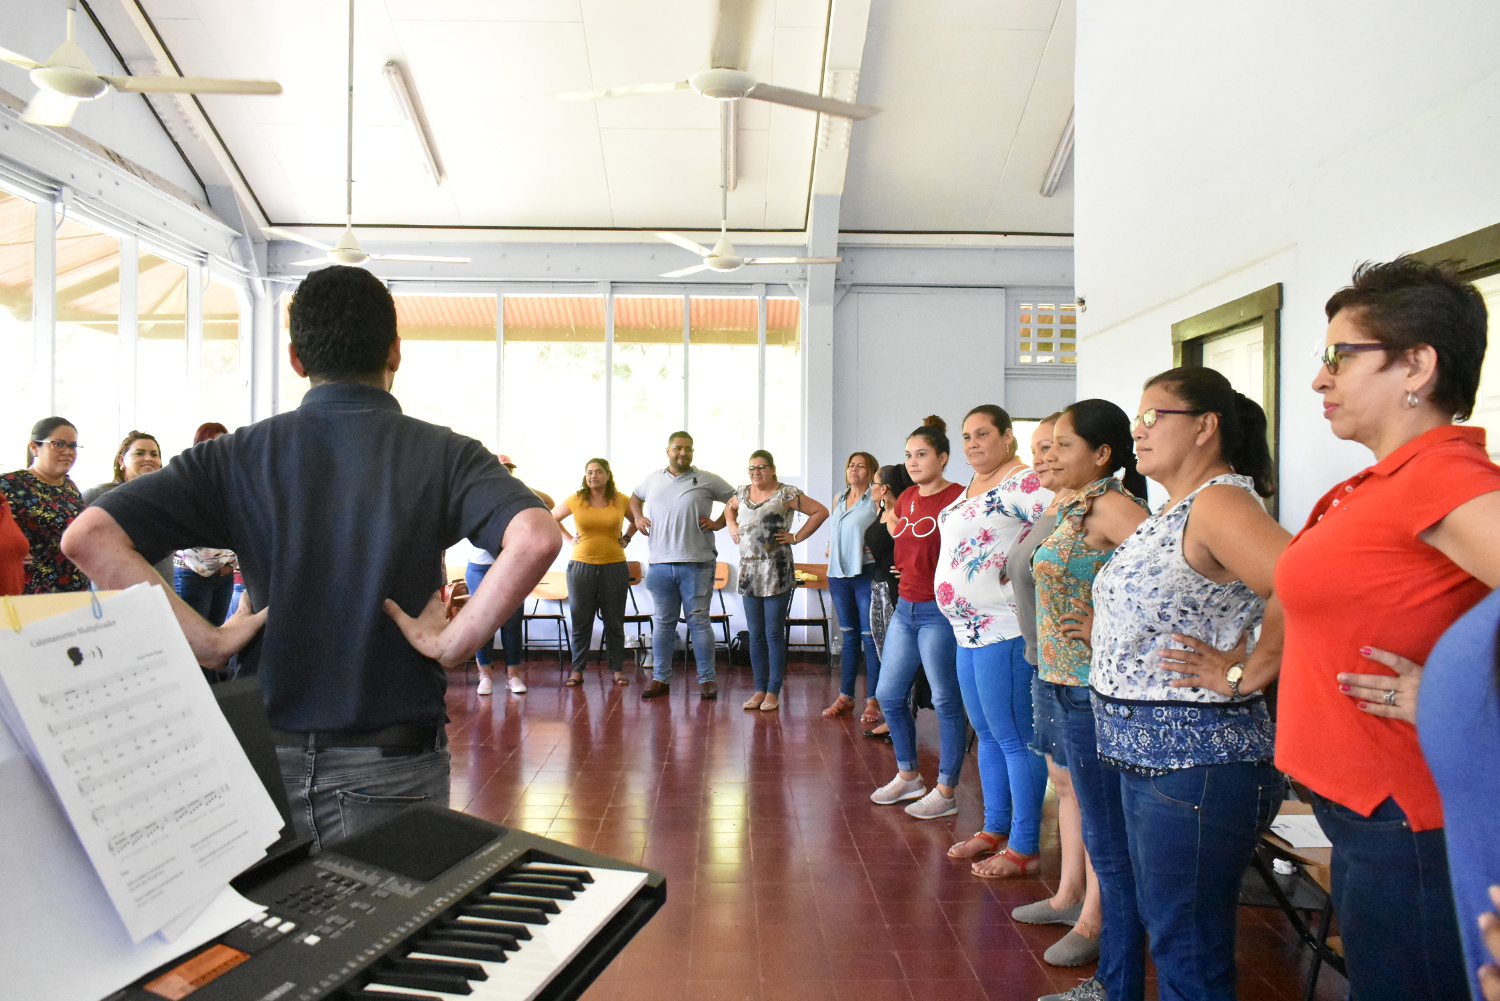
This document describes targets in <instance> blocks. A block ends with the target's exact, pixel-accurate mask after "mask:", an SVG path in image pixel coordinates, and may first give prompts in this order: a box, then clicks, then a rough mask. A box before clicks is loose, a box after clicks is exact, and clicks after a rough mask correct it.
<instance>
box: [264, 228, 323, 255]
mask: <svg viewBox="0 0 1500 1001" xmlns="http://www.w3.org/2000/svg"><path fill="white" fill-rule="evenodd" d="M261 232H262V233H264V234H266V235H267V236H269V237H270V238H271V239H273V240H291V241H292V242H293V243H304V244H306V245H307V246H309V247H316V248H317V249H318V250H322V251H325V252H326V251H329V250H332V249H333V245H332V244H328V243H319V242H318V241H317V240H314V239H312V238H311V237H307V236H303V235H302V234H301V233H293V232H292V231H291V230H289V229H282V228H281V227H280V226H267V227H265V228H264V229H262V230H261Z"/></svg>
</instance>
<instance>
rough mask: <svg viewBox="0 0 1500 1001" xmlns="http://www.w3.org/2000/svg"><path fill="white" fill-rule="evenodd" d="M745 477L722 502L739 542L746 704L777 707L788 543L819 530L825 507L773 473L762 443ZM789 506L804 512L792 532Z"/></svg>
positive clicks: (791, 582)
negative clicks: (749, 682) (749, 681)
mask: <svg viewBox="0 0 1500 1001" xmlns="http://www.w3.org/2000/svg"><path fill="white" fill-rule="evenodd" d="M749 473H750V482H749V483H747V484H745V485H744V486H742V487H740V488H739V489H738V490H736V491H735V493H734V496H733V497H731V498H729V501H728V503H726V504H725V505H724V524H725V525H726V526H727V527H728V529H729V537H730V538H731V539H733V540H734V542H735V544H736V545H738V546H739V547H740V575H739V576H740V581H739V591H740V600H741V601H742V602H743V603H744V607H745V625H746V626H747V627H748V628H749V631H750V669H751V671H752V672H753V674H754V676H755V693H754V694H753V695H751V696H750V698H749V699H748V700H746V702H745V704H744V708H745V709H759V710H760V711H762V712H775V711H776V710H777V709H779V708H780V707H781V680H782V676H783V674H784V673H785V672H786V616H787V610H788V609H789V608H790V607H791V604H792V592H793V590H794V589H795V588H796V586H797V578H796V566H795V565H794V563H793V561H792V547H793V546H795V545H797V544H798V543H800V542H802V540H804V539H806V538H808V537H809V536H811V535H812V534H813V533H814V532H816V531H817V530H818V526H819V525H821V524H823V522H824V521H826V520H827V518H828V509H827V508H826V507H824V506H823V505H822V504H819V503H818V502H817V501H815V500H813V499H812V498H811V497H809V496H807V495H806V494H805V493H803V492H802V491H801V490H798V489H797V488H796V487H794V486H792V485H791V484H789V483H782V482H781V481H780V480H778V479H777V478H776V460H775V459H773V458H771V453H770V452H767V451H766V450H765V449H757V450H756V451H754V452H751V453H750V464H749ZM793 512H797V513H801V514H802V515H804V516H806V521H804V522H803V524H802V527H801V528H799V529H798V530H797V531H796V532H793V531H792V530H791V529H792V520H793Z"/></svg>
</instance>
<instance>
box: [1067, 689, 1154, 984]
mask: <svg viewBox="0 0 1500 1001" xmlns="http://www.w3.org/2000/svg"><path fill="white" fill-rule="evenodd" d="M1056 694H1057V703H1058V707H1059V708H1060V709H1061V710H1062V712H1063V713H1064V714H1065V715H1066V719H1065V721H1064V724H1063V736H1064V741H1065V743H1066V745H1067V753H1068V771H1069V773H1070V774H1071V775H1072V777H1073V790H1074V791H1075V792H1076V793H1077V794H1078V812H1079V813H1080V814H1081V816H1082V819H1083V843H1084V846H1085V847H1086V848H1088V850H1089V861H1090V862H1092V863H1093V865H1094V874H1095V875H1096V876H1098V877H1099V901H1100V904H1101V905H1102V908H1103V911H1104V929H1103V931H1102V932H1101V933H1100V935H1099V970H1098V972H1097V973H1095V974H1094V975H1095V976H1096V977H1098V978H1099V982H1100V983H1102V984H1103V985H1104V991H1105V994H1106V995H1107V996H1108V997H1109V1001H1144V998H1145V996H1146V926H1145V924H1144V923H1142V921H1141V916H1140V911H1139V909H1138V907H1137V904H1136V890H1135V870H1134V869H1133V868H1132V867H1131V864H1130V843H1129V839H1128V838H1127V837H1126V836H1125V833H1124V832H1125V809H1124V805H1123V804H1122V802H1121V799H1120V773H1119V772H1117V771H1115V770H1114V769H1113V768H1106V767H1105V766H1104V765H1103V764H1102V763H1101V762H1100V761H1099V744H1098V740H1097V739H1096V738H1095V736H1094V705H1093V701H1092V699H1091V697H1090V695H1089V690H1088V689H1087V688H1084V687H1073V686H1069V685H1059V686H1057V689H1056Z"/></svg>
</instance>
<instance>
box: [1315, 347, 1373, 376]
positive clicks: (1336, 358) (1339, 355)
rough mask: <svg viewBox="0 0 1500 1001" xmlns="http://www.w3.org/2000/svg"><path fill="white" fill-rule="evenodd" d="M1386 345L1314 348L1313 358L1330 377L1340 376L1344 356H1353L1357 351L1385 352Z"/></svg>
mask: <svg viewBox="0 0 1500 1001" xmlns="http://www.w3.org/2000/svg"><path fill="white" fill-rule="evenodd" d="M1384 350H1385V345H1384V344H1374V343H1370V342H1362V343H1359V344H1330V345H1328V346H1327V347H1326V348H1323V349H1321V350H1319V349H1318V348H1316V347H1314V348H1313V357H1314V358H1316V359H1317V360H1318V362H1319V363H1320V364H1321V365H1322V366H1323V367H1324V368H1326V369H1328V374H1329V375H1338V374H1339V367H1340V366H1342V365H1343V364H1344V356H1345V355H1352V354H1354V353H1355V352H1356V351H1384Z"/></svg>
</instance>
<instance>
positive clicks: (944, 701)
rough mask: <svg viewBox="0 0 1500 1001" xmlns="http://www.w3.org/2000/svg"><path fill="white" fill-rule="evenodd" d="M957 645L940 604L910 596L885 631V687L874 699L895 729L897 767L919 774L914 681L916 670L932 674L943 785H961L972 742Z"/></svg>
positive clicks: (929, 679) (882, 677)
mask: <svg viewBox="0 0 1500 1001" xmlns="http://www.w3.org/2000/svg"><path fill="white" fill-rule="evenodd" d="M957 648H958V641H957V640H956V639H954V637H953V626H952V624H950V623H949V622H948V619H947V617H945V616H944V615H943V613H942V612H940V611H938V607H937V602H935V601H921V602H917V603H915V604H913V603H912V602H910V601H907V600H906V599H905V598H902V599H900V600H899V601H897V602H896V610H895V611H894V612H892V613H891V624H890V625H889V626H887V627H886V633H885V655H884V657H883V658H882V659H881V663H880V686H879V687H878V688H877V689H876V690H875V697H876V698H877V699H879V700H880V711H881V712H883V713H885V721H886V724H887V725H888V726H889V727H890V729H891V744H892V746H894V747H895V749H896V766H897V767H898V768H900V769H902V770H903V771H909V772H914V771H916V770H917V727H916V722H915V721H914V720H913V719H912V713H911V703H910V701H909V700H908V698H907V696H909V695H910V694H911V686H912V682H913V681H914V680H915V679H916V676H917V668H918V667H922V668H925V669H926V671H927V683H928V684H929V685H931V686H932V708H933V709H935V710H936V711H937V718H938V775H937V782H938V785H945V786H951V785H955V784H957V782H958V773H959V771H960V770H961V769H962V768H963V764H964V743H965V741H966V739H967V738H968V735H969V734H968V726H969V721H968V718H967V717H965V716H964V703H963V697H962V696H961V695H960V694H959V691H958V671H957V667H956V665H955V663H954V651H955V650H956V649H957Z"/></svg>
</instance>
